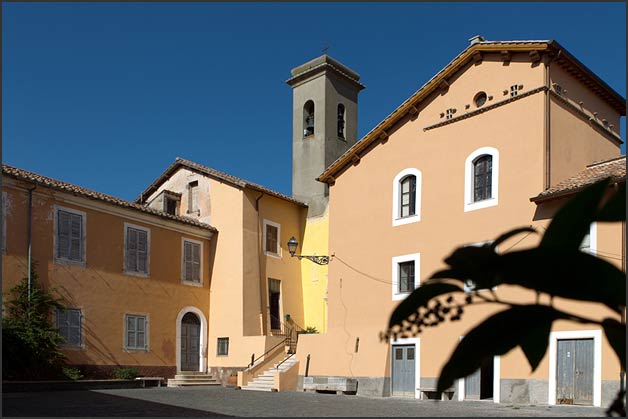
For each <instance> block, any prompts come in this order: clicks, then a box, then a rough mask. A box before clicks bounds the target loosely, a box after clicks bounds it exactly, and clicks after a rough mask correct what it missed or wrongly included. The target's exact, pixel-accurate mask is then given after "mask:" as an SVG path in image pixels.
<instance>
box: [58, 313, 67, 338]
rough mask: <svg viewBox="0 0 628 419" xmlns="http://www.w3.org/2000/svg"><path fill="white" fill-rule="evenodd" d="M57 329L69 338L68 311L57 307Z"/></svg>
mask: <svg viewBox="0 0 628 419" xmlns="http://www.w3.org/2000/svg"><path fill="white" fill-rule="evenodd" d="M57 329H59V334H60V335H61V336H63V337H64V338H65V340H66V342H67V340H68V313H67V312H66V311H65V310H63V309H57Z"/></svg>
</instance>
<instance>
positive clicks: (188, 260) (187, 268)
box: [183, 242, 193, 281]
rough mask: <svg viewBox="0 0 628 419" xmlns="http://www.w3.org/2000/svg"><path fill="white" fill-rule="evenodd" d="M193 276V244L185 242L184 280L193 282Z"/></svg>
mask: <svg viewBox="0 0 628 419" xmlns="http://www.w3.org/2000/svg"><path fill="white" fill-rule="evenodd" d="M192 274H193V267H192V243H191V242H183V279H184V280H186V281H191V280H192Z"/></svg>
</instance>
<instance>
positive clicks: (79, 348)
mask: <svg viewBox="0 0 628 419" xmlns="http://www.w3.org/2000/svg"><path fill="white" fill-rule="evenodd" d="M59 349H62V350H64V351H84V350H85V349H86V348H85V344H80V345H70V344H63V343H62V344H61V345H59Z"/></svg>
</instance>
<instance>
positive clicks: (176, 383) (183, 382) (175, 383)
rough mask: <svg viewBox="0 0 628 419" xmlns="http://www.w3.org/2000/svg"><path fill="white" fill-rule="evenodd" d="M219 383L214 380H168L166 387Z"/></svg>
mask: <svg viewBox="0 0 628 419" xmlns="http://www.w3.org/2000/svg"><path fill="white" fill-rule="evenodd" d="M219 385H220V383H219V382H218V381H216V380H193V381H191V380H176V379H174V380H173V379H170V380H168V387H179V386H219Z"/></svg>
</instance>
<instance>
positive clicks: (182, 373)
mask: <svg viewBox="0 0 628 419" xmlns="http://www.w3.org/2000/svg"><path fill="white" fill-rule="evenodd" d="M177 375H209V374H207V373H206V372H204V371H179V372H178V373H177Z"/></svg>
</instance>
